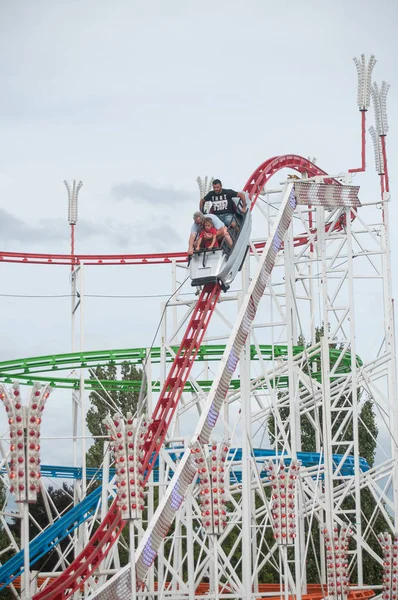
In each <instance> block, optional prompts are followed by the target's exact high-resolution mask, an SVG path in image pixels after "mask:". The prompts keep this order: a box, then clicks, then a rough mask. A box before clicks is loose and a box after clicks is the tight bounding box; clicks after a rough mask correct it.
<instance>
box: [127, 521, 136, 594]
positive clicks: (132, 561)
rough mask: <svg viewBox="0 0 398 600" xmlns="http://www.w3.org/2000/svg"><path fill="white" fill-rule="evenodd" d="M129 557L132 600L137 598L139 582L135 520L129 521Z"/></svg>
mask: <svg viewBox="0 0 398 600" xmlns="http://www.w3.org/2000/svg"><path fill="white" fill-rule="evenodd" d="M129 541H130V548H129V556H130V585H131V600H136V598H137V582H136V573H135V536H134V520H133V519H129Z"/></svg>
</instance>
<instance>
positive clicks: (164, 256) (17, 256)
mask: <svg viewBox="0 0 398 600" xmlns="http://www.w3.org/2000/svg"><path fill="white" fill-rule="evenodd" d="M281 169H293V170H295V171H297V172H298V173H301V174H304V173H307V175H308V176H309V177H322V176H325V175H327V173H326V171H323V170H322V169H320V168H319V167H317V166H316V165H314V163H312V162H311V161H309V160H307V159H306V158H303V157H302V156H298V155H297V154H284V155H282V156H274V157H273V158H270V159H268V160H266V161H265V162H263V163H262V164H261V165H260V166H259V167H258V168H257V169H256V170H255V171H254V173H253V174H252V175H251V177H250V178H249V179H248V181H247V183H246V185H245V187H244V191H245V192H248V193H249V196H250V198H251V200H252V206H254V204H255V203H256V201H257V198H258V197H259V195H260V193H261V192H262V190H263V189H264V187H265V186H266V185H267V183H268V181H269V180H270V178H271V177H272V176H273V175H275V173H277V172H278V171H280V170H281ZM325 182H326V183H335V184H338V182H337V181H336V180H334V179H325ZM335 227H336V228H337V229H339V228H341V226H339V225H338V224H337V225H335ZM311 233H313V231H312V232H311ZM307 242H308V235H307V234H306V233H303V234H302V235H299V236H298V237H297V238H295V241H294V243H295V245H296V246H301V245H303V244H306V243H307ZM264 245H265V242H264V243H260V244H256V247H257V248H258V249H261V248H263V247H264ZM1 261H2V262H7V263H20V264H38V265H43V264H46V265H78V264H79V263H81V262H83V263H84V264H85V265H100V266H101V265H158V264H168V263H171V262H173V261H175V262H177V263H183V262H187V253H186V252H162V253H157V254H76V255H74V256H71V255H70V254H38V253H28V252H2V251H0V262H1Z"/></svg>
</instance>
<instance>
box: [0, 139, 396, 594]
mask: <svg viewBox="0 0 398 600" xmlns="http://www.w3.org/2000/svg"><path fill="white" fill-rule="evenodd" d="M383 137H384V138H385V135H384V136H383ZM377 148H378V150H380V147H379V146H377ZM382 152H384V154H383V165H384V167H383V170H382V172H381V173H379V176H380V185H381V194H382V195H381V199H377V200H372V199H371V200H370V201H368V199H366V202H364V201H363V195H364V194H363V195H362V197H361V201H360V200H359V197H358V193H359V188H358V186H353V185H352V181H351V177H352V175H350V172H348V173H340V174H338V175H334V174H328V173H326V172H325V171H323V170H322V169H320V168H319V167H318V166H317V165H316V164H314V163H313V162H311V161H310V160H308V159H305V158H303V157H300V156H298V155H293V154H292V155H283V156H277V157H273V158H271V159H269V160H266V161H265V162H263V163H262V164H261V165H260V166H259V167H258V168H257V169H256V170H255V171H254V172H253V174H252V175H251V176H250V177H249V179H248V181H247V183H246V185H245V186H244V188H243V191H244V192H245V193H246V194H247V196H248V198H250V204H251V211H252V214H251V218H252V219H253V222H255V221H256V222H261V227H262V229H263V233H262V239H259V240H255V241H252V242H250V252H249V253H248V255H247V257H246V259H245V262H244V265H243V269H242V274H241V290H238V291H237V292H235V291H233V290H230V291H228V292H227V293H225V294H224V293H223V290H222V288H223V287H224V289H225V286H224V285H223V281H220V280H218V279H217V277H216V278H214V280H213V279H212V281H209V282H203V283H204V285H203V288H202V290H201V292H200V295H199V296H198V297H194V296H193V295H192V296H189V297H188V298H185V297H184V298H183V297H182V296H180V295H179V294H180V292H181V289H182V286H179V287H177V286H176V289H175V290H174V293H173V302H171V303H169V304H168V306H167V311H169V314H171V313H172V315H173V319H172V321H173V331H172V332H171V333H169V334H168V332H167V316H165V317H164V330H163V331H162V344H161V345H160V346H157V347H151V348H130V349H117V350H103V351H87V352H86V351H82V352H73V353H68V354H60V355H55V356H54V355H49V356H41V357H33V358H23V359H18V360H8V361H3V362H1V363H0V382H2V383H3V384H4V385H5V386H9V385H11V384H13V382H14V381H18V382H19V383H21V384H24V385H27V386H31V385H33V384H34V383H35V382H38V383H39V384H43V385H47V384H50V386H51V387H52V388H54V389H55V392H54V394H56V390H57V389H69V390H72V394H77V393H80V395H81V397H82V395H84V393H85V392H95V391H97V392H98V391H100V392H103V393H105V394H106V393H111V392H112V391H115V390H116V391H124V392H128V391H135V392H139V389H140V385H141V383H140V382H137V381H129V380H112V381H111V380H107V379H104V380H99V379H97V378H95V377H89V378H87V377H85V376H84V373H85V372H86V371H87V370H88V369H90V368H96V367H98V366H104V365H106V364H108V363H109V362H110V361H112V363H114V364H115V365H116V366H120V365H121V364H122V363H124V362H126V361H127V362H129V363H130V364H134V365H137V366H140V367H142V369H143V371H144V373H145V376H146V378H147V380H148V384H147V386H148V390H147V398H146V403H145V404H146V408H147V412H149V413H150V417H149V418H148V427H147V429H146V431H145V435H144V438H143V442H142V448H143V452H142V455H143V458H142V466H141V469H142V480H143V485H145V486H146V490H147V509H146V515H145V518H144V521H142V520H137V522H134V523H133V524H131V523H129V532H130V538H129V543H128V544H127V543H126V541H125V539H124V533H123V532H124V529H125V525H126V521H125V520H124V519H123V518H122V512H121V510H120V506H119V504H118V488H117V486H116V487H115V484H118V476H119V474H118V468H116V469H114V468H111V467H110V466H109V463H110V457H109V448H107V449H106V454H105V456H104V466H103V468H101V469H98V470H92V469H89V468H87V466H86V464H85V458H83V465H73V466H63V467H59V466H56V465H46V464H44V465H42V466H41V474H42V477H44V478H45V477H49V478H61V479H72V480H75V481H76V482H79V485H80V491H81V495H80V497H76V498H75V501H76V503H75V506H73V508H71V509H70V510H69V511H68V512H66V513H65V514H64V515H62V516H60V517H59V518H58V519H57V520H56V521H55V522H54V523H52V524H50V525H49V527H48V528H46V529H45V530H44V531H43V532H42V533H40V534H39V535H38V536H37V537H36V538H35V539H33V540H32V541H30V543H29V546H28V550H27V547H25V548H24V549H21V550H20V551H19V552H16V553H15V554H14V556H13V557H12V558H11V559H9V560H8V561H7V562H5V563H4V564H3V565H1V566H0V589H3V588H5V587H6V586H9V587H10V588H11V589H12V590H14V592H15V594H16V595H18V591H17V590H18V589H21V593H22V594H24V597H26V598H30V597H31V594H32V596H33V598H34V599H35V600H50V599H61V598H62V599H64V598H69V597H74V598H83V597H84V598H99V599H101V600H111V599H120V600H127V599H129V598H132V597H133V598H159V599H160V598H165V599H166V598H168V599H173V600H179V599H181V600H182V599H189V600H199V599H202V598H214V599H216V600H218V599H220V600H223V599H227V598H230V599H235V598H239V599H240V598H242V599H245V600H246V599H249V598H250V599H251V598H263V597H264V598H265V597H270V596H273V595H274V596H280V595H283V594H284V596H285V598H287V597H288V595H289V594H290V595H295V596H296V597H297V598H299V599H300V598H302V597H304V596H306V595H307V596H308V597H312V598H313V599H314V600H315V599H317V598H321V597H324V596H326V595H330V596H334V594H333V591H331V590H332V584H331V583H330V578H329V577H330V574H329V572H328V567H327V559H326V558H325V556H326V555H327V552H326V550H327V548H326V550H325V549H323V550H321V548H322V543H323V542H322V541H319V540H320V537H319V536H320V534H319V531H318V533H314V527H315V525H317V526H319V527H320V528H321V529H322V528H326V529H325V531H328V530H329V531H332V530H334V531H338V530H339V531H340V530H342V528H343V527H344V526H346V525H349V527H350V530H351V531H352V541H351V546H350V552H349V555H348V558H347V564H348V565H349V566H348V572H349V573H350V577H351V578H352V580H351V587H347V590H346V591H345V593H344V594H342V595H341V596H336V598H337V597H338V598H340V597H341V598H344V597H347V596H349V597H350V598H366V597H370V596H371V595H373V594H374V591H373V590H375V591H376V593H377V590H378V589H379V588H378V586H377V584H376V585H375V584H373V585H372V589H369V587H370V586H369V585H368V583H367V573H366V564H368V563H367V562H366V561H367V560H368V559H369V557H370V558H371V559H372V560H373V561H374V563H375V564H376V565H381V566H382V565H383V557H382V553H381V551H380V552H379V553H377V552H375V550H374V547H375V546H374V538H375V531H374V526H375V523H376V521H377V519H379V518H382V519H384V521H385V528H386V530H388V529H389V531H390V532H391V533H393V534H394V533H395V529H394V528H395V523H396V519H397V518H398V510H397V509H398V493H397V489H398V483H397V482H398V479H397V475H398V471H397V458H398V457H397V455H396V454H397V450H396V444H395V443H394V435H393V433H392V432H394V431H396V430H397V423H398V421H397V409H396V371H395V369H396V366H395V339H394V328H393V326H392V324H393V315H392V306H393V300H392V296H391V267H390V262H389V261H390V247H389V230H388V201H389V199H390V196H389V193H390V192H389V181H388V173H387V167H386V165H387V161H386V150H385V139H384V141H383V147H382ZM287 170H290V171H291V170H293V171H295V173H297V174H298V176H297V175H294V176H293V177H291V175H290V173H289V174H286V171H287ZM352 171H355V170H351V172H352ZM357 171H358V170H357ZM359 171H360V170H359ZM277 173H279V174H281V173H283V174H284V182H283V184H282V187H281V188H280V189H279V190H275V188H272V189H271V188H268V184H269V181H270V179H271V177H273V176H274V175H275V174H277ZM380 204H381V205H382V206H383V211H382V219H381V221H379V222H375V210H376V209H377V207H378V206H379V205H380ZM254 211H256V215H255V213H254ZM240 259H241V256H240V255H239V261H240V262H241V260H240ZM354 259H355V260H354ZM1 261H2V262H8V263H14V264H18V265H21V264H24V265H26V267H25V268H28V265H30V264H46V265H48V268H50V266H52V267H53V268H56V267H60V266H62V265H64V266H69V267H73V269H74V273H75V277H76V280H75V281H78V277H79V273H81V272H82V271H83V270H84V269H86V268H87V267H91V266H94V265H96V266H103V265H136V268H139V267H138V265H146V266H150V265H160V264H164V265H171V266H172V268H173V269H174V270H175V269H176V268H177V267H178V268H180V269H182V270H185V269H186V261H187V257H186V254H185V253H183V252H176V253H164V254H152V255H151V254H139V255H123V256H122V255H120V256H105V255H95V256H92V255H79V254H71V255H45V254H27V253H15V252H0V262H1ZM364 265H365V266H364ZM369 265H370V266H369ZM366 267H367V268H368V271H366ZM166 268H167V267H166ZM370 279H372V281H373V282H374V285H378V286H379V288H380V293H381V294H382V296H383V301H382V303H381V307H382V308H381V320H382V323H383V327H382V328H383V336H382V343H381V345H380V350H379V351H378V352H377V354H376V356H369V353H368V352H366V353H365V355H366V357H365V356H363V357H362V358H359V356H358V355H357V344H356V340H357V338H359V337H361V324H360V323H359V321H360V318H361V317H362V319H363V321H362V326H365V325H366V324H367V318H366V317H364V316H363V314H361V315H359V316H358V309H357V306H358V297H360V296H361V294H363V293H364V292H363V289H366V288H361V285H362V284H361V282H366V283H367V284H369V281H370ZM236 281H237V280H235V283H236ZM354 282H355V285H357V288H358V287H359V289H355V286H354ZM357 282H359V284H357ZM231 299H233V300H234V302H235V301H236V304H237V312H236V313H235V314H233V316H231V314H232V313H231V311H229V312H228V310H227V308H226V310H225V311H224V310H223V311H221V310H220V307H223V308H224V307H226V306H227V304H230V300H231ZM178 318H180V320H179V321H178ZM217 319H218V329H217V326H214V327H213V324H215V323H216V322H217ZM264 319H266V321H265V322H264ZM358 323H359V324H358ZM221 326H224V327H225V326H227V329H228V335H226V334H225V333H224V334H223V336H224V338H227V341H226V343H215V342H217V341H219V339H220V337H222V335H220V331H221ZM181 331H184V333H183V334H182V336H181V339H180V340H179V342H178V344H175V343H174V344H173V343H172V342H173V340H176V339H178V338H179V335H181V334H180V332H181ZM299 339H300V340H302V343H298V340H299ZM304 339H308V343H304V341H303V340H304ZM264 341H266V343H264ZM260 342H261V343H260ZM358 354H361V352H359V353H358ZM156 366H157V367H158V370H159V377H158V378H153V377H152V369H153V368H156ZM214 366H215V368H213V367H214ZM238 368H239V374H238V375H237V376H235V379H234V378H233V377H234V374H235V371H236V370H237V369H238ZM63 371H64V372H67V374H66V375H65V376H62V372H63ZM78 371H79V372H80V373H81V375H80V377H76V376H75V375H73V374H74V373H76V372H78ZM255 371H256V372H255ZM60 372H61V373H60ZM71 374H72V375H71ZM153 398H156V402H152V401H153ZM366 400H370V401H371V402H372V403H373V404H374V405H375V406H376V407H377V410H378V411H379V415H380V422H382V424H383V425H384V427H385V430H386V431H387V432H389V434H390V436H391V456H387V455H386V456H385V458H384V459H383V460H379V462H378V464H377V465H375V464H373V462H372V463H371V464H370V463H369V461H367V460H366V459H365V458H364V457H362V456H361V455H360V448H361V443H362V441H363V436H364V435H365V437H366V436H367V435H369V436H371V435H372V434H371V432H369V431H368V430H367V429H366V426H365V424H364V422H363V419H362V417H361V414H362V413H361V409H362V408H363V405H364V403H365V401H366ZM51 401H52V398H51ZM152 403H153V404H154V406H153V408H152ZM83 407H84V403H83V402H81V403H80V410H81V419H85V414H84V409H83ZM304 423H307V427H308V426H309V427H310V429H311V436H312V438H313V443H314V450H313V451H311V452H303V450H302V447H303V446H304V445H305V440H304V430H303V424H304ZM307 431H308V429H307ZM73 437H74V438H76V432H74V434H73ZM375 442H376V440H375ZM218 444H221V446H223V445H225V450H224V452H225V472H226V477H225V488H226V497H227V505H228V511H227V517H226V523H225V526H224V529H223V530H221V529H218V530H216V529H215V528H213V530H211V531H210V530H209V531H208V530H207V529H206V527H205V526H204V525H203V507H202V505H201V494H202V493H203V489H204V488H203V486H202V487H201V484H200V477H199V475H200V473H199V471H198V466H197V460H198V459H197V455H199V456H201V457H203V460H204V462H205V463H206V464H207V463H209V464H211V460H215V456H216V455H215V454H212V451H214V452H215V451H216V450H215V449H216V448H217V447H218ZM266 446H269V447H266ZM83 456H84V454H83ZM297 461H298V463H297ZM270 463H272V464H274V465H276V467H277V468H278V469H279V470H280V469H281V470H282V471H283V469H285V468H288V469H289V468H290V467H291V466H292V465H296V464H298V465H299V467H298V469H299V472H300V475H299V484H298V486H297V497H296V499H295V516H294V527H295V531H296V530H297V534H295V538H294V541H293V542H292V543H291V544H290V546H289V548H288V547H287V545H286V544H283V543H282V542H280V543H279V542H278V539H277V536H276V535H273V533H274V534H275V528H274V524H273V516H272V506H273V505H272V503H271V501H270V494H271V492H272V489H274V486H273V484H272V480H271V477H270V475H269V471H267V468H268V469H269V467H267V465H269V464H270ZM1 468H2V473H3V477H4V481H5V483H6V485H8V481H7V474H8V472H9V470H8V457H7V453H4V457H3V461H2V464H1ZM209 468H210V467H209ZM222 468H223V469H224V467H222ZM279 472H280V471H279ZM223 481H224V480H223ZM87 483H88V486H87ZM90 485H93V486H98V487H96V488H95V489H94V490H93V491H91V492H89V490H90ZM43 493H44V494H45V490H44V486H43ZM216 493H218V492H217V490H215V492H213V499H214V498H215V497H216V496H214V494H216ZM365 493H366V498H368V497H369V495H370V496H371V497H372V499H373V500H372V502H373V504H372V510H371V512H370V513H368V512H366V511H367V510H368V509H367V508H365V505H364V502H365V500H364V498H365ZM282 497H283V496H282ZM217 498H218V496H217ZM284 518H285V517H284ZM2 521H3V523H5V518H4V516H2ZM144 524H145V526H144ZM315 538H318V542H319V548H320V549H319V550H318V552H319V563H318V565H317V568H318V576H319V581H320V587H319V588H318V587H317V588H314V587H313V588H311V586H310V585H309V584H307V573H306V558H307V556H308V551H309V545H310V542H311V543H312V544H313V543H314V539H315ZM63 540H69V542H70V546H69V549H70V547H73V549H74V560H73V561H72V562H71V563H70V564H67V563H66V557H65V555H64V554H63V553H62V552H61V551H59V556H60V559H59V561H58V562H59V565H60V569H59V571H58V572H54V573H48V574H46V573H36V574H35V575H34V576H31V575H32V572H30V573H28V574H27V573H26V571H27V566H28V564H29V569H34V566H35V563H37V561H38V560H39V559H40V558H42V557H44V556H46V555H47V554H48V552H50V551H51V550H53V549H54V548H57V547H58V546H59V544H60V542H61V541H63ZM318 542H317V543H318ZM123 546H124V547H125V548H126V547H127V548H128V550H129V551H130V555H129V561H128V562H127V564H125V565H124V566H122V565H121V560H120V552H121V549H122V548H123ZM14 547H15V546H14ZM27 557H29V562H27ZM264 572H268V573H273V574H274V575H275V577H277V578H279V581H280V587H278V588H275V587H272V585H270V586H269V587H267V586H266V585H265V581H264V579H263V580H261V578H262V577H264ZM27 579H29V581H27ZM265 579H266V578H265ZM381 585H382V581H381V579H380V589H381ZM327 590H328V591H327Z"/></svg>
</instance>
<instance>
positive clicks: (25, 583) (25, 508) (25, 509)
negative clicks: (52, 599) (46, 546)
mask: <svg viewBox="0 0 398 600" xmlns="http://www.w3.org/2000/svg"><path fill="white" fill-rule="evenodd" d="M25 450H26V449H25ZM25 464H27V463H25ZM22 545H23V557H24V572H23V578H22V582H21V584H22V589H23V590H24V592H23V596H22V597H23V598H24V600H30V598H31V595H30V555H29V504H28V502H26V501H25V502H22Z"/></svg>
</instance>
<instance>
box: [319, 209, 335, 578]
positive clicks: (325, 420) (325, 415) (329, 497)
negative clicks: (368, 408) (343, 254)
mask: <svg viewBox="0 0 398 600" xmlns="http://www.w3.org/2000/svg"><path fill="white" fill-rule="evenodd" d="M316 215H317V232H318V239H317V256H318V261H320V263H321V265H320V267H321V269H320V270H321V285H320V294H321V307H322V308H321V310H322V314H321V315H320V318H321V322H322V323H323V328H324V330H323V336H322V338H321V373H322V437H323V439H322V443H323V454H324V490H325V492H324V493H325V524H326V527H327V529H328V530H329V531H332V529H333V513H334V511H333V464H332V419H331V412H330V411H331V399H330V354H329V340H328V333H329V311H328V307H329V306H328V305H329V302H328V294H327V272H326V241H325V209H324V208H323V207H317V209H316ZM318 271H319V268H318ZM320 548H321V553H322V554H325V548H324V545H323V544H322V545H321V546H320ZM325 577H326V572H325ZM323 583H326V580H325V581H324V582H323Z"/></svg>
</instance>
